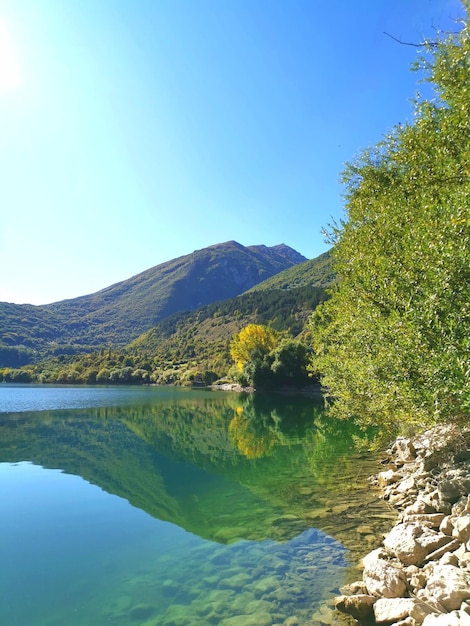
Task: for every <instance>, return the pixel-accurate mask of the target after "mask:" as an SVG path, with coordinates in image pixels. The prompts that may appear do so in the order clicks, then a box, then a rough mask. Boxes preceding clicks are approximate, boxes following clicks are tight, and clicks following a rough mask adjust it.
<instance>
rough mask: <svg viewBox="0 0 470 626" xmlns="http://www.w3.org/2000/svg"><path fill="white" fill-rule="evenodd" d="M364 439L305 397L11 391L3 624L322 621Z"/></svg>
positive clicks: (6, 424)
mask: <svg viewBox="0 0 470 626" xmlns="http://www.w3.org/2000/svg"><path fill="white" fill-rule="evenodd" d="M358 436H361V437H364V435H363V434H361V433H358V432H356V430H355V429H354V427H352V426H350V425H346V424H344V423H343V424H335V423H333V422H331V421H329V420H326V419H325V417H324V415H323V412H322V409H321V407H320V406H319V405H318V404H316V403H315V402H313V401H312V400H307V399H305V398H294V397H292V398H281V397H279V398H262V397H261V398H254V397H253V396H242V395H237V394H231V393H220V392H219V393H218V392H209V391H202V390H200V391H189V390H179V389H174V388H148V387H147V388H140V387H139V388H135V387H130V388H116V387H109V388H106V387H101V388H100V387H77V388H70V387H62V388H61V387H57V388H56V387H45V386H44V387H43V386H39V387H35V386H15V385H0V505H1V516H0V559H1V563H2V568H0V624H8V625H9V626H59V625H60V626H62V625H64V624H67V625H70V626H73V625H77V626H78V625H80V626H81V625H88V626H99V625H101V624H111V625H116V626H118V625H119V626H121V625H122V626H132V625H134V626H135V625H145V626H157V625H162V626H185V625H188V626H189V625H191V626H197V625H199V626H202V625H210V624H217V625H219V624H220V625H221V626H236V625H239V626H249V625H250V624H253V625H256V626H263V625H266V626H269V625H272V624H284V623H285V622H286V620H287V621H288V620H289V619H291V618H293V617H294V616H295V617H296V618H297V620H298V623H299V624H307V623H312V622H311V619H312V616H313V615H314V614H315V612H316V611H318V610H319V609H320V607H322V606H323V605H324V604H325V602H326V601H327V600H328V599H329V598H330V597H331V596H332V595H334V594H335V593H336V592H337V589H338V586H339V585H340V584H342V583H343V582H344V580H345V577H346V575H347V571H348V568H349V566H350V551H349V550H348V548H347V547H346V546H345V545H343V543H342V542H341V541H340V540H338V538H335V537H334V536H333V535H334V533H332V532H331V529H329V531H328V532H326V531H325V527H328V524H330V523H331V519H336V520H337V522H338V529H340V522H341V516H340V515H338V514H337V513H334V511H333V509H332V506H333V505H332V502H333V503H334V502H335V501H337V498H339V497H341V498H344V497H345V496H344V494H347V493H349V492H350V491H351V489H353V486H352V484H351V481H350V478H351V476H355V477H356V479H357V477H358V476H359V475H360V468H359V466H358V459H359V458H360V456H361V453H358V454H357V455H356V453H355V448H354V446H355V442H356V441H357V437H358ZM348 476H349V479H348V478H347V477H348ZM348 481H349V482H348ZM356 482H357V481H356ZM343 521H344V520H343Z"/></svg>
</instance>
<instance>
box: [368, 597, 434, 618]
mask: <svg viewBox="0 0 470 626" xmlns="http://www.w3.org/2000/svg"><path fill="white" fill-rule="evenodd" d="M373 610H374V617H375V621H376V623H377V624H390V623H392V622H397V621H398V620H401V619H405V618H407V617H411V618H413V619H414V620H415V622H416V623H418V624H420V623H421V622H422V621H423V620H424V618H425V617H426V615H429V614H430V613H432V609H431V608H430V607H429V605H427V604H425V603H424V602H423V601H422V600H418V599H417V598H379V599H378V600H377V602H376V603H375V604H374V607H373Z"/></svg>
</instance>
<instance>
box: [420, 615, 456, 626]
mask: <svg viewBox="0 0 470 626" xmlns="http://www.w3.org/2000/svg"><path fill="white" fill-rule="evenodd" d="M422 626H462V622H461V620H460V611H452V613H442V614H440V615H436V614H435V613H432V614H431V615H428V616H427V617H425V618H424V622H423V625H422Z"/></svg>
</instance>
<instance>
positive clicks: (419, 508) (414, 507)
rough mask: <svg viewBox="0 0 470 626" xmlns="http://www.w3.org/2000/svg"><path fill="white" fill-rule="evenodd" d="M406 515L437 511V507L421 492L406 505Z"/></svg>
mask: <svg viewBox="0 0 470 626" xmlns="http://www.w3.org/2000/svg"><path fill="white" fill-rule="evenodd" d="M404 513H405V515H422V514H432V513H436V509H435V508H434V507H433V506H431V504H430V503H429V502H427V501H426V500H425V499H424V497H423V495H422V494H420V495H418V497H417V498H416V500H415V501H414V502H413V504H410V506H408V507H406V509H405V511H404Z"/></svg>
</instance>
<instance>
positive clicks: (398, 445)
mask: <svg viewBox="0 0 470 626" xmlns="http://www.w3.org/2000/svg"><path fill="white" fill-rule="evenodd" d="M391 452H392V454H394V455H396V456H397V457H398V460H399V461H402V462H403V463H408V462H409V461H413V460H414V459H415V458H416V449H415V447H414V444H413V443H412V441H411V439H408V438H405V437H399V438H398V439H397V440H396V441H395V444H394V445H393V447H392V450H391Z"/></svg>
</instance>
